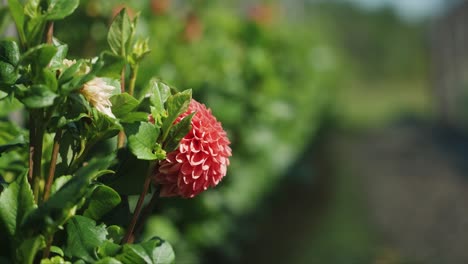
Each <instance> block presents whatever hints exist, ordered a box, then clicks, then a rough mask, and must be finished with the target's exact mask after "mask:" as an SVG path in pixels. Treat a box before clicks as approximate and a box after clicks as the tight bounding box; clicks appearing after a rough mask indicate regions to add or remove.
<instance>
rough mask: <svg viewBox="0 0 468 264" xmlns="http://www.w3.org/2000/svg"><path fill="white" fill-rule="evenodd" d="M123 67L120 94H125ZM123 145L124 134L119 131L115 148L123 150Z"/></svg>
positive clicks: (123, 69)
mask: <svg viewBox="0 0 468 264" xmlns="http://www.w3.org/2000/svg"><path fill="white" fill-rule="evenodd" d="M125 67H126V66H124V67H123V68H122V72H121V73H120V92H121V93H125ZM124 144H125V132H123V131H120V132H119V135H118V136H117V148H123V146H124Z"/></svg>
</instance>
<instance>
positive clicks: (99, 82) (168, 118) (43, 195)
mask: <svg viewBox="0 0 468 264" xmlns="http://www.w3.org/2000/svg"><path fill="white" fill-rule="evenodd" d="M78 6H79V1H78V0H28V1H17V0H9V1H8V11H9V13H10V16H11V17H12V18H13V22H14V23H15V25H16V27H17V32H18V37H19V42H18V43H19V44H17V42H16V41H14V40H5V39H1V40H0V90H1V94H0V96H1V98H0V105H1V106H2V107H1V108H2V111H0V116H1V118H2V120H1V121H0V176H1V178H0V184H1V188H0V234H1V237H2V238H4V241H2V242H0V254H1V255H2V257H1V259H0V261H2V262H13V263H36V262H38V261H39V260H40V263H161V264H163V263H173V262H174V252H173V250H172V247H171V246H170V245H169V243H168V242H166V241H164V240H162V239H159V238H152V239H150V240H147V241H142V242H141V243H139V244H132V245H130V244H126V243H124V242H126V241H123V240H124V237H127V236H128V234H126V232H130V233H129V234H130V235H134V234H133V232H134V230H131V229H129V230H126V229H125V227H126V226H127V225H128V224H129V223H128V222H129V221H130V219H129V212H128V210H125V208H128V206H129V204H128V201H127V199H122V197H121V195H127V194H132V195H135V194H140V195H141V196H142V197H143V196H144V195H146V192H147V189H148V188H143V183H144V182H145V181H146V182H148V181H147V180H150V179H151V177H152V174H153V173H154V172H153V170H152V169H151V170H150V169H149V168H150V166H153V165H154V164H157V162H158V161H160V160H163V159H164V158H165V157H166V152H165V151H164V149H163V148H162V146H170V148H171V149H173V148H175V146H177V145H178V143H179V142H178V141H180V140H181V139H182V137H183V136H184V133H185V134H186V133H187V131H188V128H189V127H190V117H191V116H190V117H189V118H185V119H184V120H183V122H181V123H180V124H177V125H175V126H174V125H173V122H174V120H175V119H176V118H177V116H178V115H180V114H181V113H182V112H184V111H185V110H186V109H187V106H188V104H189V102H190V100H191V91H190V90H188V91H183V92H176V91H175V90H173V89H171V88H169V86H167V85H165V84H162V83H158V82H156V81H152V82H150V85H149V86H147V87H149V90H150V91H148V89H142V88H140V87H139V86H138V87H135V83H136V79H137V73H138V67H139V64H140V63H141V61H142V59H143V58H145V57H147V55H148V54H149V51H150V49H149V45H148V43H149V40H148V39H146V38H137V37H135V34H136V28H137V25H136V24H137V18H135V19H133V20H130V18H129V15H128V14H127V12H126V11H125V10H123V11H122V12H120V13H119V14H118V15H117V17H116V18H115V19H114V21H113V23H112V24H111V26H110V29H109V34H108V44H109V46H110V50H104V51H102V52H100V54H99V56H97V57H95V58H92V59H82V58H77V59H76V60H69V59H67V58H68V56H69V54H68V51H69V43H68V44H67V43H64V42H62V41H60V40H59V39H57V38H55V37H53V29H54V28H55V26H54V24H60V23H62V22H63V21H62V20H63V19H64V18H65V17H68V16H70V15H72V13H73V12H74V11H75V10H76V9H77V8H78ZM0 20H1V23H3V21H4V20H5V19H4V18H3V15H2V17H0ZM5 21H6V20H5ZM0 27H2V28H3V24H2V25H0ZM127 68H129V69H130V72H129V76H126V75H125V70H124V69H127ZM127 78H128V80H127ZM120 82H122V83H120ZM125 91H128V93H127V92H125ZM134 92H136V93H137V94H143V93H145V96H144V97H143V98H137V97H135V96H134V95H133V93H134ZM13 111H19V112H18V113H19V115H18V116H15V117H14V118H13V115H12V112H13ZM151 116H154V117H155V118H156V119H157V120H155V121H156V122H154V123H153V122H152V119H151ZM16 124H20V125H16ZM25 124H27V125H25ZM162 126H164V130H163V128H162ZM22 127H24V129H23V128H22ZM164 133H166V134H164ZM118 134H120V135H119V136H117V135H118ZM125 134H126V135H125ZM163 135H165V136H164V137H163ZM167 135H169V137H168V139H167V142H166V137H167ZM125 136H126V137H125ZM28 137H29V140H26V139H27V138H28ZM116 140H117V141H118V144H115V143H116V142H115V141H116ZM166 149H168V148H167V147H166ZM117 154H118V155H117ZM151 168H153V167H151ZM143 190H145V192H143ZM140 209H141V208H140ZM108 215H112V216H117V218H118V219H121V220H122V221H120V222H119V223H118V224H119V225H116V224H115V223H114V222H115V219H109V217H108ZM134 217H135V219H136V220H138V221H144V219H143V220H142V219H137V218H138V215H135V216H134ZM120 225H122V226H120ZM135 235H139V234H135ZM54 237H57V238H58V239H54ZM121 243H122V245H121ZM41 251H42V252H41Z"/></svg>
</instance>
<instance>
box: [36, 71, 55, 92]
mask: <svg viewBox="0 0 468 264" xmlns="http://www.w3.org/2000/svg"><path fill="white" fill-rule="evenodd" d="M37 82H38V83H41V84H43V85H45V86H47V87H49V90H51V91H52V92H56V91H57V87H58V83H57V78H56V77H55V72H53V71H51V69H50V68H45V69H42V71H41V74H40V75H39V79H38V80H37Z"/></svg>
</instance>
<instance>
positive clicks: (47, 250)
mask: <svg viewBox="0 0 468 264" xmlns="http://www.w3.org/2000/svg"><path fill="white" fill-rule="evenodd" d="M46 240H47V241H46V243H47V244H46V247H45V248H44V251H43V252H42V258H43V259H46V258H49V255H50V248H51V247H52V242H53V241H54V235H48V236H47V237H46Z"/></svg>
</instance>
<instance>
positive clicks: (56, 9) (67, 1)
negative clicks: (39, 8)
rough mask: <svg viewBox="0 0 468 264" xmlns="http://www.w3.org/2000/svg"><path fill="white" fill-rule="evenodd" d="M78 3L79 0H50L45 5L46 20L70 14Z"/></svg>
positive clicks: (58, 18) (57, 18) (61, 17)
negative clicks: (47, 4)
mask: <svg viewBox="0 0 468 264" xmlns="http://www.w3.org/2000/svg"><path fill="white" fill-rule="evenodd" d="M79 3H80V1H79V0H50V1H49V6H48V7H47V14H46V19H47V20H60V19H63V18H65V17H67V16H69V15H71V14H72V13H73V12H74V11H75V9H76V8H77V7H78V4H79Z"/></svg>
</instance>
